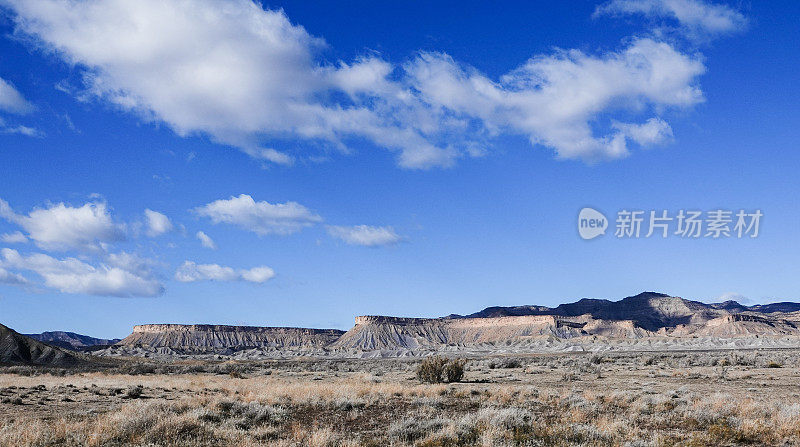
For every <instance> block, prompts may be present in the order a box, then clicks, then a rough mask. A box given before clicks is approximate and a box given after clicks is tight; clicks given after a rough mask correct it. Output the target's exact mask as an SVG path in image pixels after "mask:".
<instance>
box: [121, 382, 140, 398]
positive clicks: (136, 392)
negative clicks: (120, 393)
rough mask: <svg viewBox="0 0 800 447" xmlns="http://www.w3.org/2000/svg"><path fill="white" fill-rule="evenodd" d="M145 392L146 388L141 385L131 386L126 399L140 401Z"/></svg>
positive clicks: (126, 393)
mask: <svg viewBox="0 0 800 447" xmlns="http://www.w3.org/2000/svg"><path fill="white" fill-rule="evenodd" d="M143 392H144V387H143V386H141V385H136V386H131V387H128V389H127V391H125V397H127V398H128V399H138V398H140V397H142V393H143Z"/></svg>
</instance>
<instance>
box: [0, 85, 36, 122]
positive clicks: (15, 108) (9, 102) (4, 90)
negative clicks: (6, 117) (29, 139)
mask: <svg viewBox="0 0 800 447" xmlns="http://www.w3.org/2000/svg"><path fill="white" fill-rule="evenodd" d="M0 110H1V111H4V112H9V113H17V114H23V113H28V112H31V111H32V110H33V106H32V105H31V103H29V102H28V101H27V100H25V98H24V97H23V96H22V94H21V93H20V92H19V91H18V90H17V89H15V88H14V86H13V85H11V84H10V83H9V82H8V81H6V80H5V79H3V78H0Z"/></svg>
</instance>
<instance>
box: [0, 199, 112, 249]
mask: <svg viewBox="0 0 800 447" xmlns="http://www.w3.org/2000/svg"><path fill="white" fill-rule="evenodd" d="M0 217H2V218H4V219H6V220H8V221H9V222H12V223H15V224H17V225H19V226H20V227H22V229H23V230H25V231H26V232H27V233H28V237H29V238H30V239H32V240H33V241H34V242H35V243H36V245H37V246H39V247H41V248H43V249H45V250H69V249H77V250H83V251H103V250H105V246H106V244H107V243H109V242H114V241H120V240H123V239H124V237H125V234H124V231H123V230H124V227H123V225H121V224H117V223H115V222H114V221H113V219H112V218H111V214H110V213H109V210H108V208H107V206H106V204H105V203H103V202H90V203H86V204H84V205H82V206H80V207H73V206H70V205H66V204H64V203H57V204H54V205H50V206H49V207H47V208H34V209H33V211H31V212H30V213H28V215H27V216H26V215H22V214H17V213H16V212H14V210H13V209H11V207H10V206H9V204H8V202H6V201H5V200H3V199H0Z"/></svg>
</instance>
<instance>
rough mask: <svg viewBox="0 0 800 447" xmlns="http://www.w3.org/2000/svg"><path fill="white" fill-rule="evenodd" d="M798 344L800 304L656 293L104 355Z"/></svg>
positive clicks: (221, 332) (127, 345)
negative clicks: (750, 302) (745, 302)
mask: <svg viewBox="0 0 800 447" xmlns="http://www.w3.org/2000/svg"><path fill="white" fill-rule="evenodd" d="M742 346H750V347H770V346H773V347H796V346H800V304H798V303H775V304H765V305H755V306H745V305H742V304H740V303H738V302H736V301H725V302H722V303H713V304H705V303H702V302H699V301H694V300H688V299H685V298H681V297H676V296H670V295H667V294H663V293H657V292H643V293H640V294H638V295H634V296H629V297H627V298H623V299H621V300H618V301H611V300H607V299H591V298H584V299H581V300H578V301H575V302H572V303H565V304H561V305H559V306H556V307H547V306H536V305H526V306H512V307H502V306H495V307H487V308H486V309H484V310H482V311H480V312H476V313H474V314H470V315H466V316H461V315H455V314H452V315H449V316H447V317H442V318H402V317H393V316H380V315H372V316H370V315H367V316H359V317H356V321H355V326H354V327H353V328H352V329H350V330H349V331H347V332H343V331H338V330H333V329H308V328H291V327H254V326H223V325H210V324H194V325H179V324H152V325H139V326H135V327H134V328H133V332H132V333H131V335H129V336H128V337H126V338H124V339H123V340H121V341H120V342H119V343H117V344H116V345H114V346H113V347H109V348H105V349H101V350H99V351H97V352H96V353H95V354H97V355H100V356H151V357H154V356H158V357H165V358H170V357H173V356H175V355H179V356H196V355H201V356H202V355H206V356H209V355H213V356H216V355H224V356H231V357H232V358H242V359H258V358H268V357H282V356H297V355H307V356H317V355H321V356H327V355H334V356H358V357H360V356H373V355H387V356H395V355H426V353H430V352H485V353H502V352H537V351H543V350H549V351H559V350H564V349H567V350H582V349H591V350H602V349H644V350H652V349H662V348H663V349H672V347H682V348H691V349H715V348H719V347H726V348H730V347H742Z"/></svg>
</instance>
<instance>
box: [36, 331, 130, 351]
mask: <svg viewBox="0 0 800 447" xmlns="http://www.w3.org/2000/svg"><path fill="white" fill-rule="evenodd" d="M25 336H26V337H30V338H32V339H34V340H37V341H41V342H44V343H47V344H49V345H53V346H58V347H60V348H65V349H72V350H83V349H87V348H92V347H94V346H107V345H113V344H114V343H117V342H119V341H120V339H118V338H117V339H113V340H108V339H105V338H95V337H89V336H88V335H81V334H76V333H74V332H64V331H51V332H42V333H41V334H25Z"/></svg>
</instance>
